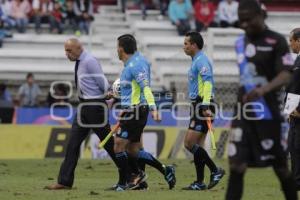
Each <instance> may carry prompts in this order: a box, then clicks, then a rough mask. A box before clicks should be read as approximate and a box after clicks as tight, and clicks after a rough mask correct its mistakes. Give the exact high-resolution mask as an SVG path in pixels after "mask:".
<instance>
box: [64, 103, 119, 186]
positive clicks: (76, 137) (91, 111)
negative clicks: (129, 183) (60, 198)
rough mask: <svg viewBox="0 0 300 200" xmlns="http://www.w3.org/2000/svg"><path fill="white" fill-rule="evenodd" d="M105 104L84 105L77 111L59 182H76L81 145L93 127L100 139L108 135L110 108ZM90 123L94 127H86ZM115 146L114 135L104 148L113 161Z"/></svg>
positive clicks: (70, 183)
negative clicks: (76, 169) (75, 172)
mask: <svg viewBox="0 0 300 200" xmlns="http://www.w3.org/2000/svg"><path fill="white" fill-rule="evenodd" d="M103 105H104V106H103V107H101V106H95V105H89V106H83V107H82V108H81V110H80V111H78V112H77V113H76V117H75V118H74V121H73V124H72V129H71V137H70V140H69V143H68V146H67V151H66V155H65V159H64V161H63V163H62V165H61V167H60V172H59V176H58V183H59V184H62V185H65V186H69V187H72V185H73V182H74V171H75V168H76V165H77V161H78V158H79V154H80V145H81V143H82V142H83V140H84V139H85V138H86V137H87V136H88V134H89V131H90V130H91V129H92V130H93V131H94V132H95V133H96V134H97V136H98V137H99V138H100V140H103V139H104V138H105V137H106V135H107V134H108V133H109V132H110V130H111V129H110V125H109V122H108V108H107V105H106V104H105V103H103ZM105 109H106V111H105ZM106 113H107V114H106ZM79 117H80V118H79ZM105 118H106V119H105ZM78 119H80V120H78ZM104 120H107V122H106V123H104V125H103V126H102V125H101V126H100V125H98V126H94V125H95V124H101V123H103V122H104ZM79 121H80V122H82V123H83V124H84V125H80V124H79V123H78V122H79ZM88 124H90V125H93V127H92V128H90V127H84V126H85V125H88ZM113 147H114V141H113V137H111V138H110V140H109V141H108V142H107V143H106V145H105V147H104V148H105V150H106V151H107V152H108V154H109V155H110V157H111V158H112V159H113V161H115V154H114V149H113Z"/></svg>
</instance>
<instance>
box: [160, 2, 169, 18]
mask: <svg viewBox="0 0 300 200" xmlns="http://www.w3.org/2000/svg"><path fill="white" fill-rule="evenodd" d="M168 6H169V0H159V10H160V15H159V16H158V20H163V19H164V17H165V16H166V12H167V10H168Z"/></svg>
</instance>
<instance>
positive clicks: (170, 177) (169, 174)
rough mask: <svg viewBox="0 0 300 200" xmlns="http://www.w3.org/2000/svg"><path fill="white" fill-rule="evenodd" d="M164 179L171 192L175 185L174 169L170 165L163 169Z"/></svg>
mask: <svg viewBox="0 0 300 200" xmlns="http://www.w3.org/2000/svg"><path fill="white" fill-rule="evenodd" d="M165 179H166V181H167V182H168V184H169V189H170V190H172V189H173V188H174V186H175V184H176V177H175V168H174V166H172V165H168V166H166V167H165Z"/></svg>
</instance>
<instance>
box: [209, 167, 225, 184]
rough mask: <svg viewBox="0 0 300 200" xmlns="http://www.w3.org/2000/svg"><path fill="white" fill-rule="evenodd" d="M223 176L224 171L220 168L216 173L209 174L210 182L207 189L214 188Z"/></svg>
mask: <svg viewBox="0 0 300 200" xmlns="http://www.w3.org/2000/svg"><path fill="white" fill-rule="evenodd" d="M224 175H225V170H224V169H222V168H218V171H217V172H213V173H211V175H210V182H209V184H208V187H207V189H211V188H213V187H215V186H216V185H217V184H218V183H219V181H220V180H221V178H222V177H223V176H224Z"/></svg>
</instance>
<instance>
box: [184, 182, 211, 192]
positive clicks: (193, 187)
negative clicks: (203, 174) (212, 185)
mask: <svg viewBox="0 0 300 200" xmlns="http://www.w3.org/2000/svg"><path fill="white" fill-rule="evenodd" d="M182 189H183V190H206V189H207V187H206V185H205V183H199V182H197V181H195V182H194V183H192V184H191V185H189V186H187V187H184V188H182Z"/></svg>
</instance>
